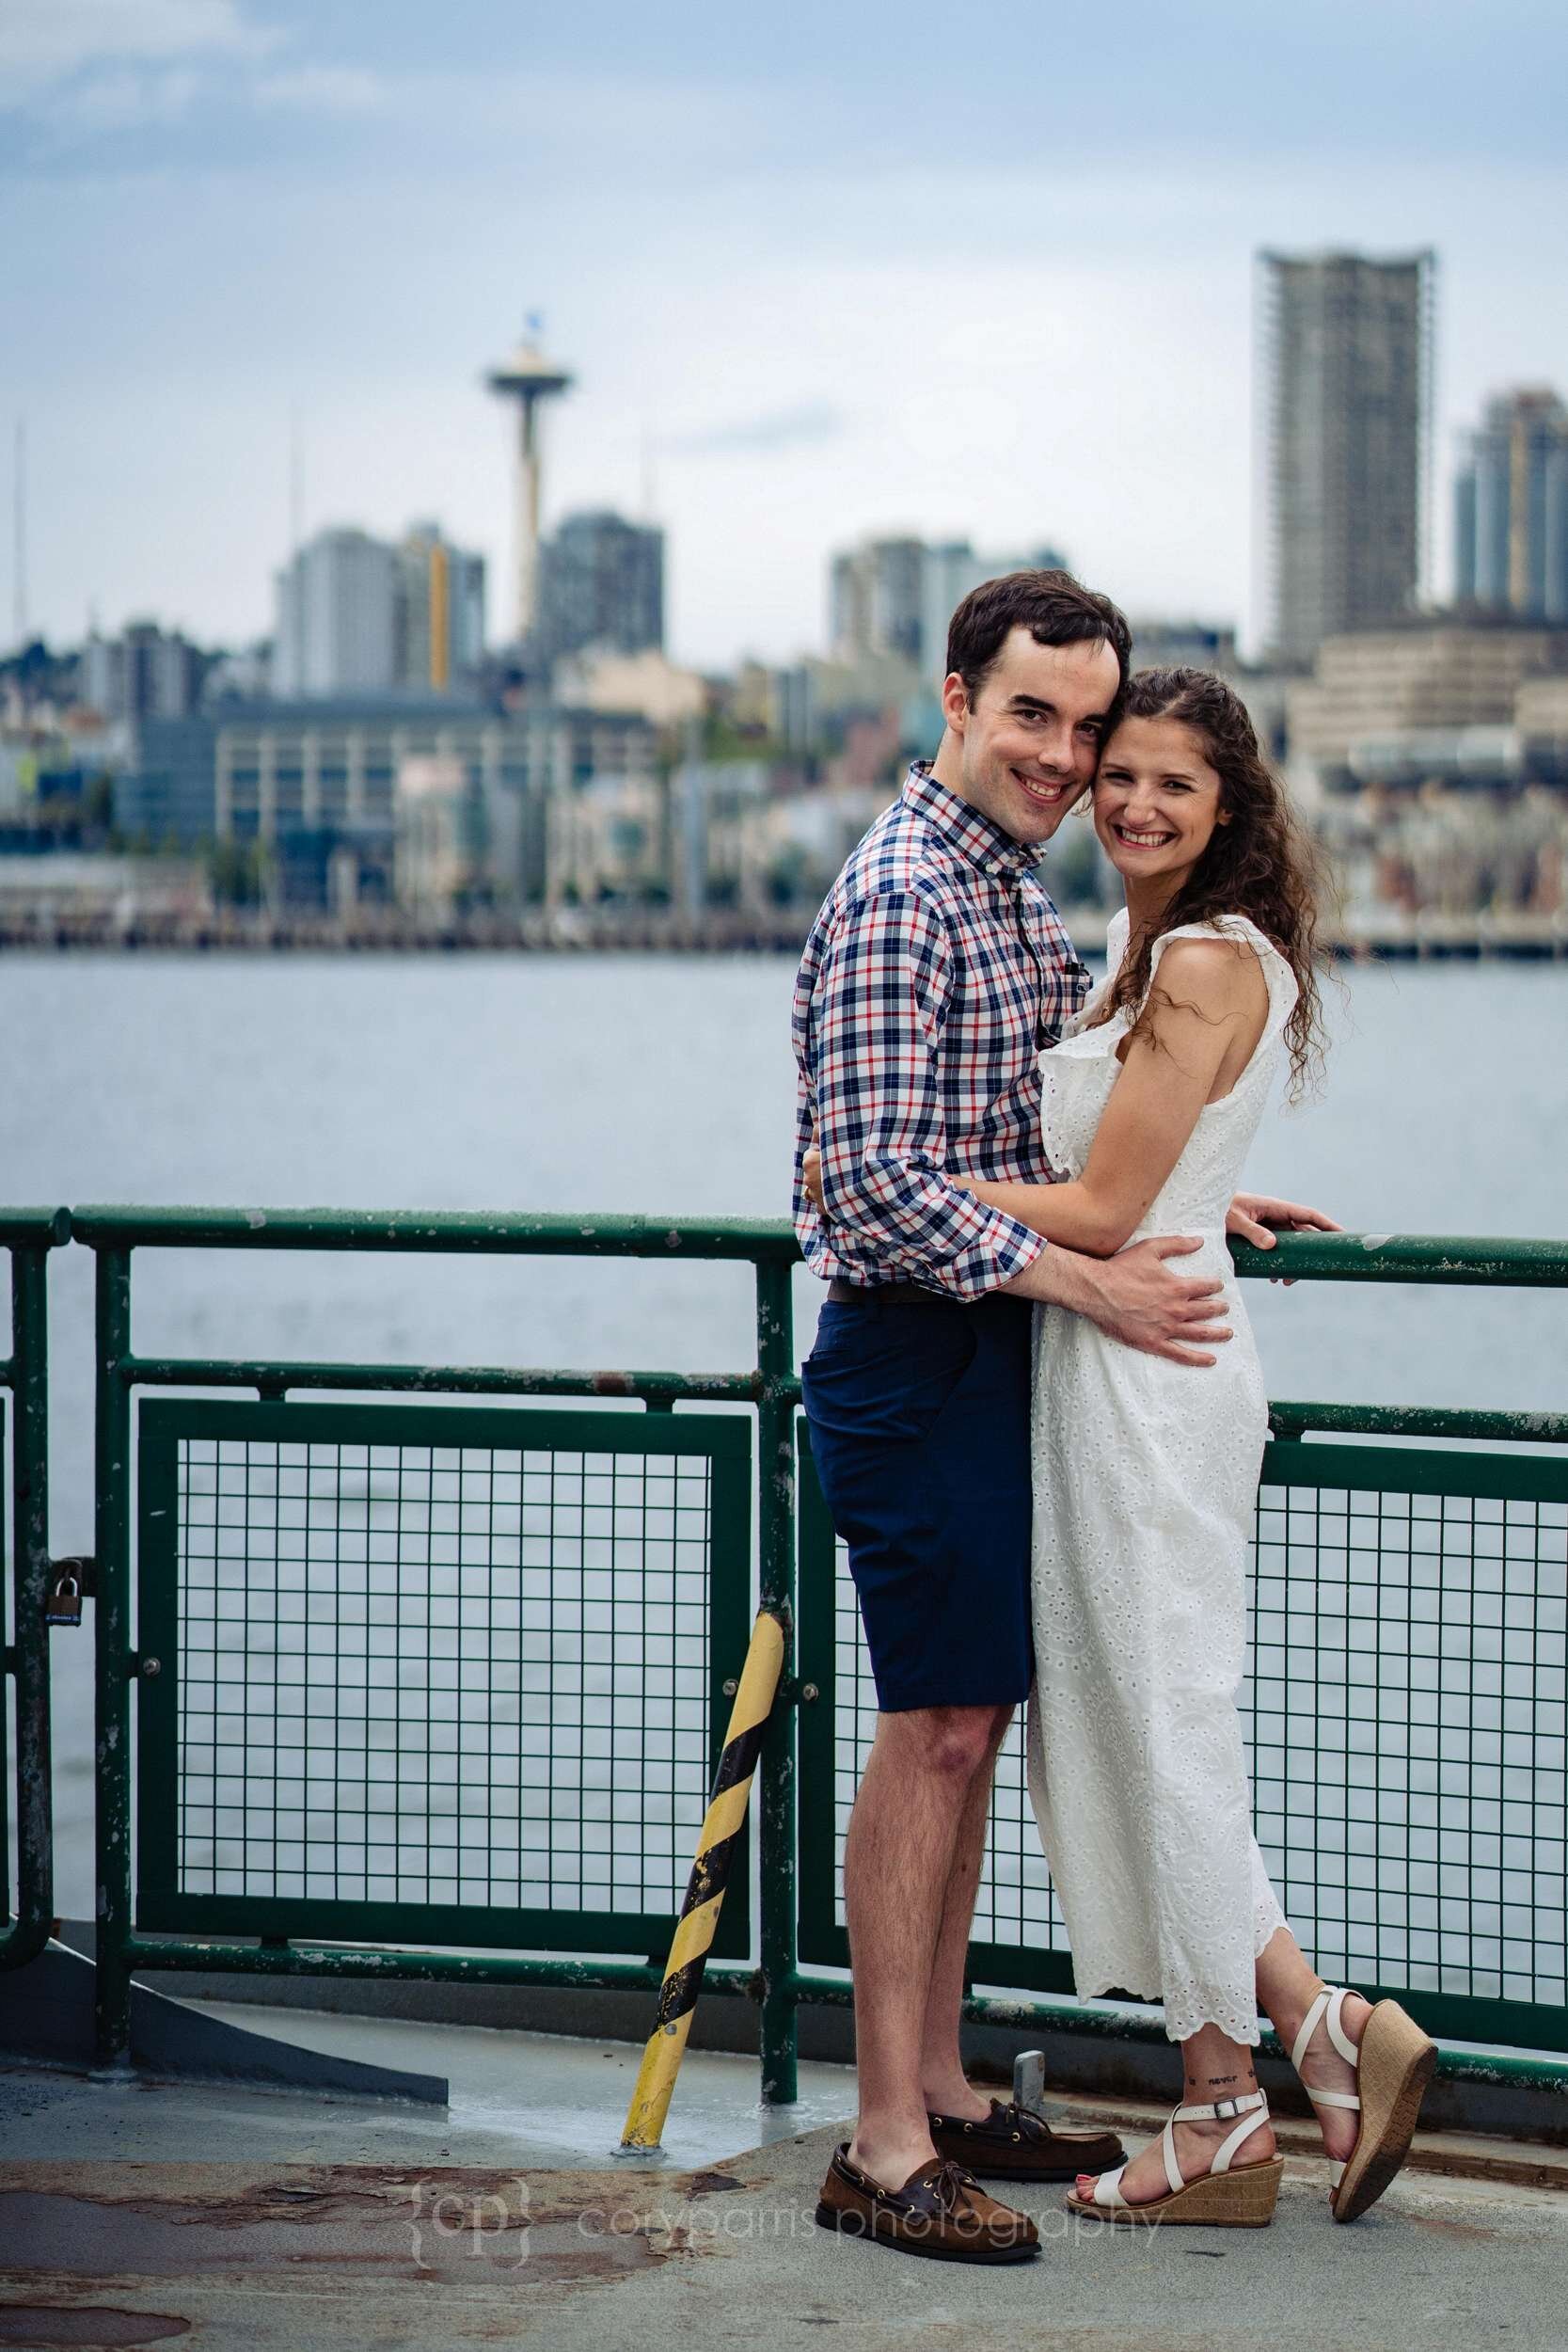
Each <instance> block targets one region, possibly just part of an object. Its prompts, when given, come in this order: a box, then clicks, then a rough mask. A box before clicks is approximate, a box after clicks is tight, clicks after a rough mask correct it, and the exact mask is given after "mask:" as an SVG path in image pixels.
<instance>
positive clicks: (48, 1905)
mask: <svg viewBox="0 0 1568 2352" xmlns="http://www.w3.org/2000/svg"><path fill="white" fill-rule="evenodd" d="M69 1232H70V1224H69V1220H68V1218H67V1216H66V1214H65V1212H64V1210H63V1209H7V1210H0V1249H3V1250H5V1251H7V1252H8V1255H9V1258H10V1277H11V1279H10V1322H11V1337H10V1354H9V1355H8V1356H6V1357H0V1458H3V1456H4V1453H5V1441H6V1438H7V1435H8V1432H7V1429H6V1406H7V1404H8V1403H9V1405H10V1407H11V1421H12V1426H11V1429H10V1431H9V1438H10V1447H9V1454H10V1495H9V1504H10V1513H9V1516H10V1542H11V1553H10V1557H11V1561H12V1564H13V1572H12V1575H11V1578H10V1579H9V1580H8V1579H7V1577H6V1574H5V1566H6V1557H7V1552H6V1512H5V1507H4V1503H3V1502H0V1646H3V1649H4V1668H5V1671H4V1674H3V1675H0V1888H3V1889H6V1890H8V1889H9V1884H10V1818H9V1802H8V1800H9V1789H10V1772H9V1770H8V1759H7V1756H6V1744H7V1741H6V1730H7V1725H6V1704H5V1700H6V1690H5V1684H6V1680H7V1678H9V1679H10V1680H11V1681H12V1682H13V1683H14V1685H15V1692H16V1857H17V1911H16V1916H15V1917H14V1918H13V1919H11V1921H10V1923H9V1925H8V1927H7V1928H6V1929H5V1930H4V1931H3V1932H0V1969H4V1968H14V1967H20V1966H21V1965H22V1964H23V1963H24V1962H25V1961H29V1960H34V1959H36V1958H37V1956H38V1954H39V1953H40V1952H41V1951H42V1949H43V1947H44V1946H45V1944H46V1943H47V1942H48V1940H49V1928H50V1922H51V1919H52V1918H53V1915H54V1832H53V1821H54V1816H53V1810H52V1806H51V1802H50V1776H49V1761H50V1758H49V1628H48V1625H47V1623H46V1621H45V1618H44V1603H45V1597H46V1596H47V1593H48V1589H49V1574H50V1562H49V1315H48V1263H49V1252H50V1251H51V1249H55V1248H59V1247H60V1245H61V1244H62V1243H63V1242H64V1241H65V1240H66V1239H67V1237H68V1234H69ZM8 1581H9V1583H10V1587H11V1631H10V1633H9V1636H8V1634H7V1628H6V1586H7V1582H8ZM7 1908H8V1906H7Z"/></svg>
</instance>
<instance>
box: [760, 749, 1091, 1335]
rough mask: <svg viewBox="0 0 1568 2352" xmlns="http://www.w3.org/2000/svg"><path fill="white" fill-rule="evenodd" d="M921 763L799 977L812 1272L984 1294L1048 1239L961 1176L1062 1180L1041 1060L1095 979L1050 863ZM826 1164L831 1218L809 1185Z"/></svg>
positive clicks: (804, 1200)
mask: <svg viewBox="0 0 1568 2352" xmlns="http://www.w3.org/2000/svg"><path fill="white" fill-rule="evenodd" d="M1038 854H1039V852H1038V850H1031V849H1029V848H1027V847H1026V846H1025V845H1024V844H1023V843H1022V842H1019V841H1015V840H1014V839H1013V838H1012V835H1011V834H1007V833H1005V832H1004V831H1003V829H1002V827H1001V826H1000V825H996V824H993V823H992V822H991V820H990V818H989V817H986V816H983V815H982V814H981V812H980V810H979V809H977V808H974V806H972V805H971V803H969V802H968V801H965V800H961V799H960V798H959V797H958V794H957V793H956V792H950V791H949V790H948V789H947V787H946V786H945V785H942V784H938V783H937V781H936V779H935V778H934V777H933V776H932V774H931V771H930V762H929V761H928V760H916V761H915V763H914V765H913V766H912V767H911V770H910V772H909V776H908V778H907V780H906V782H905V785H904V788H903V791H902V792H901V793H900V794H899V796H898V798H897V800H896V801H895V803H893V806H892V807H891V808H889V809H887V810H886V811H885V812H884V813H883V815H882V816H880V817H879V818H878V819H877V822H876V823H875V824H874V825H873V826H872V828H871V830H870V832H869V833H868V834H866V835H865V838H864V839H863V841H862V842H861V844H860V846H859V848H858V849H856V850H854V852H853V853H852V855H851V856H850V857H849V858H848V860H847V863H846V865H845V867H844V870H843V872H842V873H841V874H840V876H839V878H838V880H837V882H835V883H834V884H833V886H832V890H831V891H830V892H829V894H828V897H827V898H826V899H825V900H824V902H823V906H822V911H821V913H820V914H818V916H817V918H816V923H815V924H814V926H813V928H812V933H811V937H810V938H809V939H808V940H807V942H806V947H805V953H804V955H803V956H802V957H801V959H800V973H799V975H798V977H797V978H796V982H795V1005H794V1014H793V1022H792V1027H793V1032H794V1044H795V1058H796V1061H797V1063H798V1065H799V1072H800V1075H799V1084H798V1089H797V1093H798V1104H799V1108H798V1112H797V1118H796V1132H795V1198H794V1219H795V1230H796V1232H798V1233H799V1235H800V1247H801V1248H802V1250H803V1251H804V1253H805V1258H806V1263H807V1264H808V1265H810V1267H811V1268H812V1270H813V1272H814V1273H816V1274H819V1275H821V1276H822V1277H823V1279H828V1278H829V1277H830V1276H832V1275H835V1274H836V1275H842V1276H843V1277H844V1278H845V1279H847V1280H848V1281H851V1282H856V1283H861V1284H864V1285H868V1286H873V1287H874V1286H876V1285H877V1284H879V1283H883V1282H905V1281H914V1282H923V1283H924V1284H925V1285H926V1286H927V1288H928V1289H932V1290H936V1291H940V1292H945V1293H947V1294H948V1295H952V1296H955V1297H958V1298H978V1297H980V1296H982V1295H984V1294H985V1293H986V1292H987V1291H990V1290H994V1289H996V1287H997V1286H998V1285H999V1284H1000V1283H1003V1282H1006V1281H1008V1280H1010V1279H1011V1278H1012V1277H1013V1276H1014V1275H1015V1274H1019V1273H1022V1270H1023V1268H1024V1267H1025V1266H1026V1265H1029V1264H1030V1263H1032V1262H1033V1261H1034V1260H1035V1259H1036V1258H1037V1257H1038V1256H1039V1254H1040V1252H1041V1251H1042V1250H1043V1249H1044V1248H1045V1243H1044V1241H1043V1240H1042V1239H1041V1237H1040V1235H1039V1234H1038V1233H1035V1232H1030V1230H1029V1228H1028V1227H1027V1226H1026V1225H1021V1224H1020V1223H1019V1222H1018V1220H1017V1218H1016V1217H1011V1216H1003V1215H1002V1214H1001V1213H1000V1212H999V1211H998V1210H994V1209H988V1208H984V1207H982V1206H981V1204H980V1202H979V1201H978V1200H975V1199H974V1195H973V1194H972V1193H968V1192H966V1191H964V1190H963V1189H962V1187H961V1185H959V1184H955V1183H954V1181H953V1179H954V1178H955V1177H957V1176H970V1177H980V1178H986V1179H990V1180H991V1181H1010V1182H1015V1183H1016V1182H1022V1183H1026V1184H1046V1183H1049V1182H1050V1179H1051V1169H1050V1168H1048V1167H1047V1165H1046V1162H1045V1157H1044V1152H1043V1150H1042V1146H1041V1139H1040V1074H1039V1055H1040V1052H1041V1050H1042V1049H1043V1048H1044V1047H1045V1046H1048V1045H1053V1044H1054V1043H1055V1041H1056V1040H1057V1038H1058V1037H1059V1036H1060V1035H1061V1030H1062V1025H1063V1023H1064V1022H1065V1021H1066V1020H1067V1019H1068V1017H1069V1015H1070V1014H1071V1013H1074V1012H1076V1011H1077V1009H1078V1008H1079V1006H1080V1005H1081V1004H1082V1003H1083V1001H1084V998H1085V995H1086V994H1087V993H1088V986H1089V976H1088V973H1087V972H1086V970H1085V967H1084V965H1083V964H1082V963H1081V962H1080V961H1079V960H1078V957H1077V956H1076V955H1075V953H1074V952H1073V946H1072V942H1071V941H1070V940H1069V937H1068V935H1067V932H1066V931H1065V930H1063V928H1062V922H1061V917H1060V916H1059V915H1058V914H1057V913H1056V910H1055V908H1054V907H1053V905H1052V903H1051V900H1050V899H1049V898H1047V897H1046V894H1045V892H1044V891H1043V890H1042V889H1041V888H1040V886H1039V884H1038V882H1036V880H1035V879H1034V875H1033V871H1032V868H1033V866H1034V865H1035V863H1036V861H1037V857H1038ZM813 1142H815V1143H816V1147H817V1149H818V1150H819V1151H820V1152H821V1154H822V1188H823V1195H824V1198H825V1199H826V1200H827V1204H828V1212H829V1215H828V1221H827V1222H824V1220H823V1219H822V1218H821V1217H820V1216H818V1215H817V1213H816V1209H815V1208H814V1207H813V1205H812V1200H811V1196H810V1195H809V1193H808V1192H807V1191H806V1189H805V1186H804V1184H803V1183H802V1181H801V1174H800V1168H801V1162H802V1160H803V1158H804V1156H805V1152H806V1149H807V1147H808V1145H810V1144H811V1143H813Z"/></svg>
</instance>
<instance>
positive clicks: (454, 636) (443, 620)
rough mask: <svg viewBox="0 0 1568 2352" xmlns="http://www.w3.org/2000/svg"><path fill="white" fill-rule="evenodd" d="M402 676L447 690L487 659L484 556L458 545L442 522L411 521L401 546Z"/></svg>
mask: <svg viewBox="0 0 1568 2352" xmlns="http://www.w3.org/2000/svg"><path fill="white" fill-rule="evenodd" d="M397 555H398V577H397V605H396V612H395V616H394V617H395V633H394V645H393V668H394V675H395V677H396V682H397V684H398V685H399V686H400V687H406V688H407V689H408V690H409V691H411V692H422V693H433V694H445V693H449V692H451V690H452V689H453V688H454V687H461V686H464V685H467V684H469V683H471V681H472V679H473V678H474V676H475V675H476V673H477V672H478V670H479V668H480V666H481V664H482V663H483V660H484V558H483V555H471V554H469V553H468V552H467V550H466V549H464V548H454V547H453V546H452V545H451V541H450V540H447V539H444V538H443V537H442V535H441V532H440V527H439V525H438V524H436V523H424V522H420V523H411V524H410V525H409V527H408V531H407V532H406V534H405V536H404V540H403V542H402V545H401V546H400V547H399V548H398V551H397Z"/></svg>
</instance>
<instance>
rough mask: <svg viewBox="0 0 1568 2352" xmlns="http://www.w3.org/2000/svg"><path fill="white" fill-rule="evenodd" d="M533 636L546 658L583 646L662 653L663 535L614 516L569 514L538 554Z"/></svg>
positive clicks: (583, 648) (553, 658) (557, 657)
mask: <svg viewBox="0 0 1568 2352" xmlns="http://www.w3.org/2000/svg"><path fill="white" fill-rule="evenodd" d="M539 638H540V643H541V645H542V648H543V651H544V654H545V658H546V660H549V661H559V660H562V659H565V658H567V657H569V656H570V655H572V654H578V653H583V652H585V651H587V649H588V648H589V647H590V646H594V647H598V646H602V647H604V648H606V649H607V650H608V651H610V652H614V653H642V652H644V651H646V650H648V649H649V648H652V649H654V650H655V651H662V649H663V645H664V533H663V532H662V531H659V530H657V529H656V528H655V526H654V525H652V524H650V523H629V522H627V521H626V519H625V518H624V517H623V516H620V515H612V514H609V513H598V514H585V515H568V516H566V518H565V520H564V521H563V522H562V524H561V525H560V527H559V528H558V530H557V531H556V532H555V534H554V536H553V537H552V538H550V539H547V540H546V542H545V545H544V547H543V548H542V549H541V551H540V568H539Z"/></svg>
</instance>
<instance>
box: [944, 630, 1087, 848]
mask: <svg viewBox="0 0 1568 2352" xmlns="http://www.w3.org/2000/svg"><path fill="white" fill-rule="evenodd" d="M1120 679H1121V671H1120V666H1119V664H1118V663H1117V657H1116V653H1115V650H1114V649H1113V647H1112V646H1110V645H1109V644H1106V643H1105V641H1104V640H1103V639H1102V638H1101V639H1095V638H1086V639H1085V640H1083V641H1081V642H1080V643H1079V644H1073V645H1037V644H1036V643H1035V640H1034V638H1033V637H1032V636H1031V635H1030V634H1029V631H1028V630H1027V629H1026V628H1015V629H1013V630H1011V631H1010V632H1009V634H1008V636H1007V637H1006V641H1005V643H1004V644H1003V647H1002V650H1001V652H1000V653H999V654H998V655H997V658H996V660H995V661H994V662H993V663H992V665H991V667H990V670H989V671H988V672H987V674H986V675H985V677H984V678H982V680H981V681H980V687H979V691H978V692H977V693H976V694H975V696H974V700H973V701H971V699H970V697H969V695H968V694H967V693H966V691H965V690H964V684H963V680H962V679H961V678H960V677H959V676H958V675H957V674H956V673H955V674H954V675H952V676H950V677H949V678H948V679H947V682H946V685H945V686H944V688H943V690H942V709H943V714H944V716H945V718H946V720H947V724H948V727H949V730H950V732H951V734H952V736H953V737H954V738H956V739H957V741H958V752H959V763H958V765H959V779H960V780H959V781H958V786H957V788H958V790H959V791H960V792H961V793H962V795H963V797H964V799H965V800H966V801H969V802H971V803H973V804H974V807H976V808H977V809H979V810H981V811H982V813H983V814H984V815H985V816H987V817H989V818H991V820H992V822H993V823H995V824H998V825H1000V826H1001V827H1002V829H1003V831H1004V833H1008V834H1011V835H1012V837H1013V839H1014V840H1015V841H1022V842H1026V843H1033V842H1039V843H1040V844H1041V845H1043V844H1044V843H1045V842H1047V841H1049V840H1050V838H1051V836H1052V834H1053V833H1054V832H1055V830H1056V828H1057V826H1058V825H1059V824H1060V823H1061V821H1062V818H1064V817H1065V816H1066V815H1067V812H1068V810H1069V808H1071V807H1072V805H1073V803H1075V802H1076V801H1077V800H1078V799H1079V798H1080V796H1081V795H1082V794H1083V792H1084V791H1085V789H1086V788H1087V787H1088V786H1089V785H1090V784H1091V783H1092V782H1093V780H1094V765H1095V760H1096V757H1097V756H1098V754H1099V749H1100V739H1101V735H1102V734H1103V732H1104V729H1105V723H1106V721H1107V719H1108V717H1109V715H1110V711H1111V707H1112V705H1113V704H1114V703H1115V701H1116V698H1117V687H1118V685H1119V684H1120ZM943 764H944V766H945V765H946V764H947V763H943Z"/></svg>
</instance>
